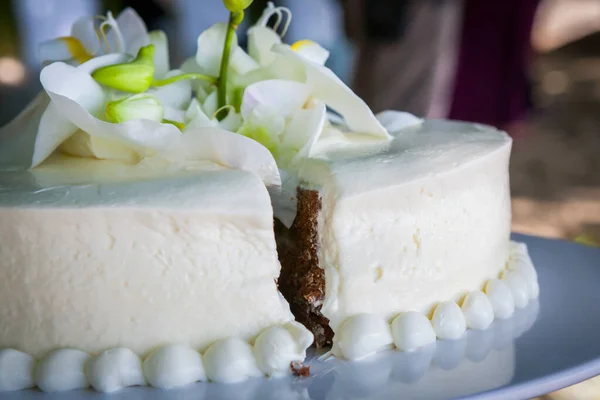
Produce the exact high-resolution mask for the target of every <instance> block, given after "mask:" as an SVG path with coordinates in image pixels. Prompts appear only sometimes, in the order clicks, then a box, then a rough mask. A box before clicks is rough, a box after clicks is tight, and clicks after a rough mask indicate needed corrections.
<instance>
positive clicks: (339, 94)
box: [274, 45, 390, 139]
mask: <svg viewBox="0 0 600 400" xmlns="http://www.w3.org/2000/svg"><path fill="white" fill-rule="evenodd" d="M274 51H276V52H278V53H279V54H281V55H283V56H284V57H287V58H288V59H289V60H294V61H295V63H297V64H302V65H303V66H304V68H305V73H306V83H307V84H308V85H309V86H310V88H311V90H312V96H313V97H315V98H317V99H320V100H322V101H324V102H325V104H327V105H328V106H329V107H331V108H332V109H334V110H335V111H337V112H338V113H339V114H341V115H342V116H343V117H344V120H345V122H346V125H347V126H348V128H350V129H351V130H352V131H354V132H359V133H364V134H368V135H373V136H377V137H381V138H385V139H389V138H390V135H389V134H388V133H387V131H386V130H385V129H384V128H383V126H381V124H380V123H379V121H378V120H377V118H375V115H373V112H372V111H371V109H370V108H369V106H368V105H367V104H366V103H365V102H364V101H363V100H362V99H361V98H360V97H358V96H357V95H356V94H355V93H354V92H353V91H352V90H351V89H350V88H349V87H348V86H346V84H345V83H344V82H342V81H341V80H340V79H339V78H338V77H337V76H336V75H335V74H334V73H333V72H332V71H331V70H330V69H329V68H326V67H324V66H321V65H319V64H315V63H314V62H311V61H309V60H307V59H305V58H304V57H302V56H301V55H299V54H297V53H296V52H294V51H293V50H292V49H291V48H290V47H289V46H284V45H279V46H275V47H274Z"/></svg>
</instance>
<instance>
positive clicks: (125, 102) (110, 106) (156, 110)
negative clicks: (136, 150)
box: [106, 93, 165, 123]
mask: <svg viewBox="0 0 600 400" xmlns="http://www.w3.org/2000/svg"><path fill="white" fill-rule="evenodd" d="M164 114H165V110H164V108H163V106H162V104H161V103H160V100H158V99H157V98H156V97H155V96H152V95H150V94H144V93H141V94H135V95H133V96H128V97H125V98H123V99H120V100H115V101H110V102H108V103H107V104H106V119H107V120H108V121H110V122H114V123H119V122H125V121H130V120H132V119H149V120H152V121H157V122H161V121H162V120H163V117H164Z"/></svg>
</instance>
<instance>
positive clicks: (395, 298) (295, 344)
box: [0, 0, 539, 392]
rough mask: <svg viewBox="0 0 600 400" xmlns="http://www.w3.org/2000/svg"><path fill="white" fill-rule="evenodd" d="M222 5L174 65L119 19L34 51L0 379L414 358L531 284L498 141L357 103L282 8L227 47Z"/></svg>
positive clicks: (13, 138)
mask: <svg viewBox="0 0 600 400" xmlns="http://www.w3.org/2000/svg"><path fill="white" fill-rule="evenodd" d="M224 3H225V5H226V7H228V9H230V19H229V23H228V24H224V23H220V24H216V25H214V26H212V27H211V28H209V29H208V30H207V31H205V32H203V33H202V34H201V35H200V36H199V38H198V51H197V54H196V57H193V58H190V59H189V60H187V61H186V62H185V63H184V64H183V65H182V66H181V67H180V68H179V69H171V68H170V67H169V62H168V44H167V41H166V36H165V34H164V33H162V32H148V31H147V30H146V27H145V25H144V23H143V21H142V20H141V19H140V18H139V16H138V15H137V14H136V13H135V12H134V11H133V10H130V9H127V10H125V11H124V12H123V13H122V14H121V15H119V17H118V18H116V19H115V18H113V16H112V14H110V13H108V14H107V15H106V16H102V17H94V18H83V19H81V20H79V21H77V22H76V23H75V24H74V25H73V28H72V32H71V33H72V35H71V36H69V37H66V38H59V39H56V40H52V41H50V42H47V43H45V44H44V45H43V46H42V58H43V59H44V60H46V62H47V65H46V66H45V67H44V68H43V69H42V72H41V75H40V81H41V83H42V86H43V88H44V91H43V92H42V93H40V95H38V96H37V97H36V99H35V100H34V101H33V102H32V103H31V104H30V105H29V106H28V107H27V108H26V109H25V110H24V111H23V113H21V114H20V115H19V116H17V118H16V119H15V120H13V121H12V122H11V123H10V124H8V125H7V126H6V127H4V128H2V129H1V130H0V242H1V243H2V246H0V259H1V260H2V262H1V263H0V303H1V304H2V305H3V307H2V308H1V309H0V391H9V390H18V389H25V388H30V387H34V386H37V387H38V388H39V389H41V390H43V391H46V392H53V391H65V390H71V389H78V388H86V387H90V386H91V387H92V388H94V389H95V390H98V391H101V392H111V391H115V390H118V389H121V388H123V387H127V386H136V385H145V384H148V385H151V386H154V387H158V388H174V387H181V386H184V385H187V384H191V383H193V382H197V381H203V382H204V381H213V382H223V383H232V382H240V381H243V380H245V379H248V378H252V377H258V376H270V377H272V376H282V375H286V374H289V373H295V374H297V375H307V374H308V370H309V368H308V367H307V366H305V365H303V364H302V362H303V361H304V359H305V356H306V349H307V348H308V347H309V346H310V345H311V344H312V343H313V342H314V343H315V344H316V345H317V346H326V345H333V348H332V353H331V354H332V355H334V356H336V357H338V358H346V359H351V360H355V359H360V358H364V357H366V356H369V355H371V354H373V353H375V352H377V351H379V350H383V349H387V348H397V349H399V350H415V349H418V348H420V347H422V346H426V345H427V344H429V343H431V342H433V341H435V340H436V338H439V339H451V340H452V339H457V338H459V337H461V336H462V335H463V333H464V332H465V330H466V329H467V328H470V329H486V328H487V327H488V326H489V325H490V324H491V322H492V321H493V319H494V318H508V317H510V316H511V315H512V313H513V311H514V309H515V307H517V308H519V307H524V306H525V305H526V304H527V302H528V301H529V300H530V299H533V298H535V297H537V295H538V291H539V288H538V285H537V276H536V273H535V269H534V268H533V266H532V264H531V260H530V258H529V255H528V254H527V249H526V248H525V246H524V245H522V244H517V243H512V242H511V241H510V237H509V235H510V218H511V213H510V193H509V177H508V162H509V156H510V150H511V141H510V139H509V137H508V136H507V135H506V134H505V133H503V132H500V131H498V130H496V129H493V128H490V127H484V126H480V125H475V124H467V123H457V122H449V121H423V120H421V119H419V118H417V117H415V116H412V115H409V114H406V113H402V112H394V111H387V112H384V113H381V114H378V115H374V114H373V112H372V111H371V110H370V109H369V107H368V106H367V105H366V104H365V103H364V102H363V101H362V100H361V99H360V98H358V97H357V96H356V95H355V94H354V93H353V92H352V90H350V89H349V88H348V87H347V86H346V85H345V84H344V83H343V82H342V81H341V80H340V79H339V78H337V77H336V76H335V74H334V73H333V72H332V71H331V70H329V69H328V68H327V67H325V66H324V64H325V62H326V60H327V57H328V55H329V53H328V52H327V51H326V50H325V49H323V48H322V47H321V46H319V45H318V44H316V43H314V42H310V41H300V42H297V43H294V44H293V45H292V46H288V45H286V44H284V43H282V40H281V36H283V35H284V34H285V30H286V29H287V25H288V24H289V20H290V18H289V14H290V12H289V10H287V9H286V8H283V7H274V6H273V5H272V4H269V6H268V7H267V8H266V10H265V11H264V13H263V14H262V16H261V17H260V18H259V20H258V21H257V22H256V23H255V24H254V25H252V27H251V28H250V29H249V31H248V51H247V52H246V51H244V50H243V49H241V48H240V47H239V46H238V44H237V38H236V35H235V29H236V28H237V27H238V25H239V24H240V22H241V20H242V19H243V13H242V11H241V10H242V9H238V7H241V6H240V5H242V6H243V7H246V6H247V5H248V3H250V1H241V2H240V1H233V0H225V2H224ZM286 15H287V18H284V17H285V16H286ZM273 18H275V21H274V24H271V23H270V21H273ZM270 26H273V28H271V27H270ZM274 221H275V229H274V228H273V225H274ZM279 290H281V293H282V294H283V295H282V294H281V293H280V292H279ZM286 299H287V301H286ZM288 302H289V303H288ZM296 321H298V322H296Z"/></svg>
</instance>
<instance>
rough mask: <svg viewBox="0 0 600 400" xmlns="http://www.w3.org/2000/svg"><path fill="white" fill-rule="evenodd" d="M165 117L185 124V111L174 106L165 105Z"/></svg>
mask: <svg viewBox="0 0 600 400" xmlns="http://www.w3.org/2000/svg"><path fill="white" fill-rule="evenodd" d="M165 119H168V120H169V121H174V122H179V123H181V124H185V111H183V110H180V109H177V108H173V107H165Z"/></svg>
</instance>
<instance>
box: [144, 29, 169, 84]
mask: <svg viewBox="0 0 600 400" xmlns="http://www.w3.org/2000/svg"><path fill="white" fill-rule="evenodd" d="M148 39H149V41H150V43H151V44H153V45H154V79H162V78H163V77H164V76H165V75H166V74H167V73H168V72H169V70H170V69H171V68H170V67H169V41H168V39H167V35H166V34H165V33H164V32H163V31H152V32H150V33H148Z"/></svg>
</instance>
